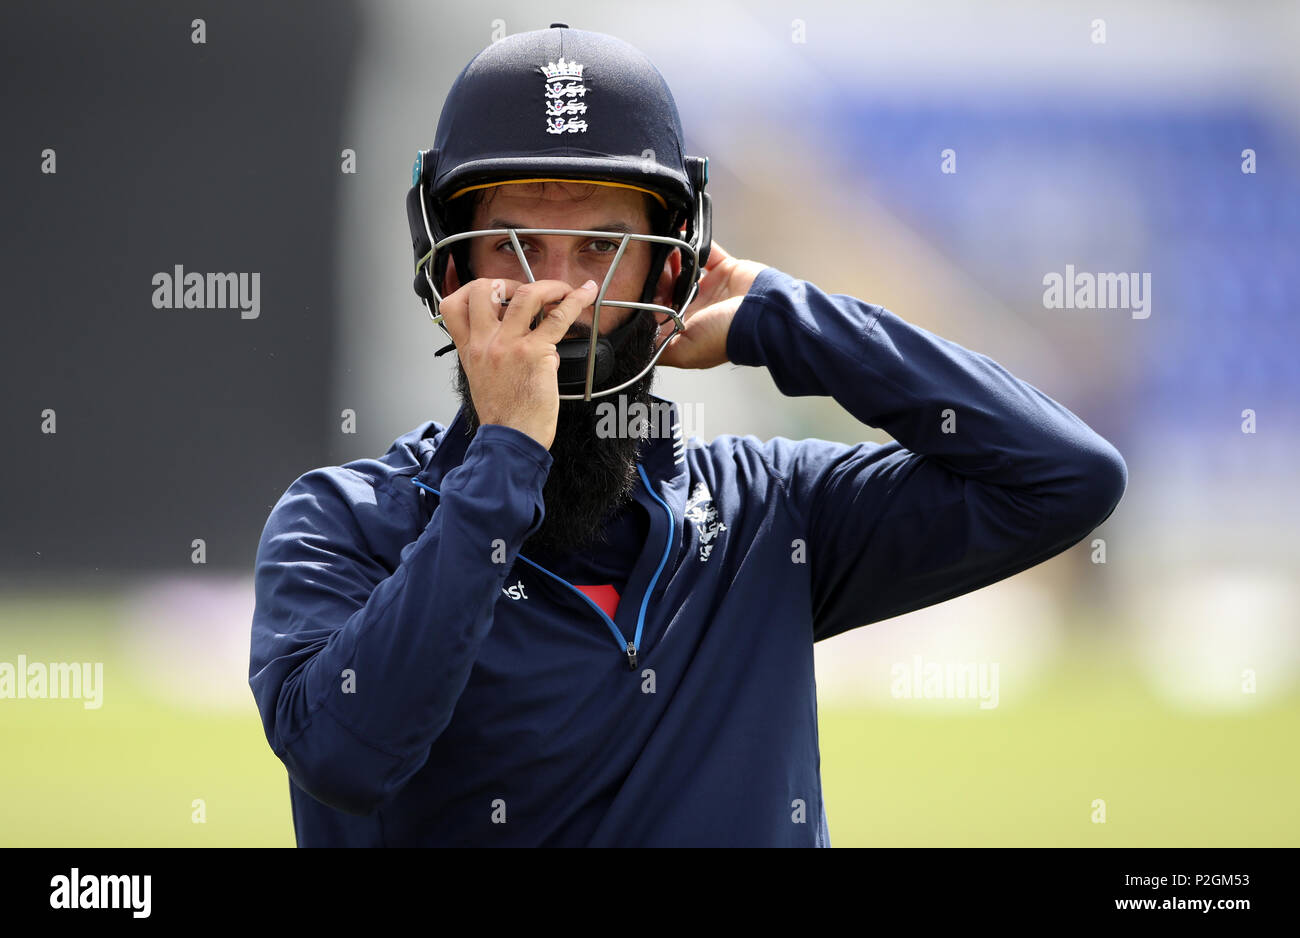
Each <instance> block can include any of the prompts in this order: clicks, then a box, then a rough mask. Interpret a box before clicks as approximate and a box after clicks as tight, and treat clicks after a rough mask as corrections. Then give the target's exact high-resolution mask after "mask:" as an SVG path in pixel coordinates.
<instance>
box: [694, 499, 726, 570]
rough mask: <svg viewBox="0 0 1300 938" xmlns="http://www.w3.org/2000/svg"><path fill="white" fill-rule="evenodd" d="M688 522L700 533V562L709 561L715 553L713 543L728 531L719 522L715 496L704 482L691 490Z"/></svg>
mask: <svg viewBox="0 0 1300 938" xmlns="http://www.w3.org/2000/svg"><path fill="white" fill-rule="evenodd" d="M686 520H687V521H689V522H691V523H692V524H694V525H695V526H696V527H697V528H699V531H700V562H701V563H703V562H704V561H707V560H708V559H709V555H710V554H712V553H713V542H714V541H715V540H716V539H717V537H718V534H719V533H720V532H722V531H725V530H727V526H726V525H725V524H723V523H722V522H721V521H719V520H718V509H717V508H716V507H715V506H714V504H713V495H712V494H710V492H709V487H708V486H707V485H705V484H704V483H703V482H696V483H695V488H694V489H692V490H691V497H690V498H689V499H688V500H687V502H686Z"/></svg>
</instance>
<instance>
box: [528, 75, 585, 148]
mask: <svg viewBox="0 0 1300 938" xmlns="http://www.w3.org/2000/svg"><path fill="white" fill-rule="evenodd" d="M539 71H540V72H541V73H542V77H543V78H544V79H546V132H547V133H548V134H566V133H567V134H583V133H586V132H587V122H586V121H585V120H580V119H579V118H577V117H574V116H572V115H576V114H586V113H587V103H586V101H584V100H583V98H585V97H586V96H587V86H586V85H585V84H583V79H582V66H581V65H579V64H578V63H577V62H570V61H566V60H565V58H564V56H560V61H559V62H548V63H547V64H546V65H542V66H539ZM566 118H567V119H566Z"/></svg>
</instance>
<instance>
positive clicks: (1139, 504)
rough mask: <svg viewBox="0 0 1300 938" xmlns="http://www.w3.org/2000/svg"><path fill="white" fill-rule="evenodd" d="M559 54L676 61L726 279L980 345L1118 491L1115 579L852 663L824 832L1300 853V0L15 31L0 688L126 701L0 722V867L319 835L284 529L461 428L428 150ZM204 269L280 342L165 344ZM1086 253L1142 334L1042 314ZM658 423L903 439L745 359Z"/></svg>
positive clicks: (240, 326)
mask: <svg viewBox="0 0 1300 938" xmlns="http://www.w3.org/2000/svg"><path fill="white" fill-rule="evenodd" d="M195 16H203V17H204V18H205V21H206V30H207V36H206V39H207V41H206V44H202V45H195V44H193V43H192V42H191V20H192V18H193V17H195ZM1096 20H1103V21H1104V30H1105V41H1104V42H1096V41H1094V40H1095V39H1096V38H1097V36H1098V30H1097V25H1096V23H1095V22H1094V21H1096ZM555 21H562V22H567V23H569V24H570V25H572V26H575V27H578V28H586V29H594V30H598V31H602V32H608V33H612V34H614V35H617V36H620V37H623V38H625V39H627V40H629V41H631V42H633V43H634V44H636V45H637V46H639V47H640V48H641V49H643V50H644V51H645V52H646V53H647V54H648V55H649V56H650V57H651V58H652V59H653V60H654V61H655V62H656V63H657V64H658V66H659V68H660V69H661V71H663V73H664V75H665V77H666V78H667V80H668V82H669V84H670V86H671V87H672V88H673V91H674V93H675V95H676V97H677V100H678V103H679V106H680V108H681V111H682V119H683V123H684V125H685V128H686V133H687V143H688V152H691V153H698V154H705V155H708V156H709V157H710V160H711V170H712V179H711V183H710V185H711V188H712V191H713V196H714V205H715V218H714V234H715V237H716V238H717V240H718V241H719V242H720V243H721V244H723V245H724V246H725V247H726V248H727V249H728V250H729V251H730V252H731V253H733V254H737V255H739V256H743V257H750V258H754V259H757V260H761V261H764V262H766V263H769V264H772V265H774V266H776V267H779V268H781V269H783V270H785V271H787V272H789V273H792V274H795V275H797V276H800V277H802V278H804V279H807V280H810V281H812V282H813V283H816V284H817V285H819V286H821V287H822V288H824V289H826V290H829V291H831V292H838V293H847V294H850V295H853V296H857V297H861V298H863V299H867V300H870V301H872V302H877V303H881V304H883V305H885V306H888V307H889V308H890V309H892V310H894V311H895V312H897V313H898V314H900V315H901V316H903V317H904V318H906V319H908V320H910V321H912V322H914V323H917V324H919V325H921V326H924V327H925V328H927V329H930V330H931V331H933V332H936V333H938V334H940V335H943V336H945V337H947V338H950V339H952V340H954V341H956V342H959V343H961V344H963V345H965V346H967V347H969V348H973V349H975V350H977V351H980V352H983V353H985V354H987V355H989V356H990V357H992V358H994V359H995V360H996V361H998V362H999V363H1001V364H1002V365H1003V366H1005V367H1006V368H1007V369H1008V370H1010V371H1011V372H1012V373H1014V374H1016V375H1018V376H1020V377H1022V378H1024V379H1025V380H1027V381H1029V382H1030V383H1032V384H1034V385H1035V386H1037V387H1039V388H1041V389H1042V390H1044V391H1045V392H1046V393H1048V394H1049V395H1051V396H1052V397H1054V398H1056V399H1057V400H1059V401H1060V402H1062V403H1063V404H1065V405H1066V406H1067V407H1069V408H1070V409H1071V410H1073V411H1074V412H1075V413H1076V414H1078V415H1079V416H1080V417H1082V418H1083V419H1084V420H1085V421H1086V422H1088V423H1089V424H1090V425H1092V426H1093V427H1094V428H1096V429H1097V430H1098V431H1099V432H1100V433H1102V434H1103V435H1104V436H1106V437H1107V438H1108V439H1110V440H1111V441H1112V442H1114V443H1115V444H1116V446H1118V447H1119V449H1120V451H1121V452H1122V453H1123V454H1124V456H1125V458H1126V460H1127V462H1128V466H1129V473H1130V482H1129V488H1128V492H1127V494H1126V496H1125V498H1124V500H1123V502H1121V504H1120V507H1119V509H1118V510H1117V511H1116V513H1115V515H1114V516H1113V517H1112V518H1111V519H1110V520H1109V521H1108V522H1107V523H1106V524H1105V525H1103V527H1102V528H1101V529H1099V530H1098V532H1097V533H1096V534H1095V535H1093V537H1094V538H1101V539H1104V541H1105V550H1106V555H1105V556H1106V562H1105V563H1104V564H1103V563H1096V562H1094V560H1095V558H1096V548H1095V547H1094V546H1093V544H1092V543H1091V542H1092V538H1089V539H1088V540H1086V541H1085V542H1083V543H1081V544H1080V545H1078V546H1077V547H1075V548H1073V549H1072V550H1070V551H1068V552H1066V553H1065V554H1063V555H1061V556H1059V557H1057V558H1055V559H1053V560H1052V561H1050V562H1048V563H1046V564H1043V565H1042V566H1040V567H1038V568H1036V569H1034V570H1032V571H1030V572H1027V573H1025V574H1022V575H1020V576H1017V577H1015V578H1013V579H1011V580H1009V581H1004V582H1003V583H1001V584H997V585H995V586H992V587H989V588H987V589H985V590H982V591H980V592H978V593H976V594H973V595H970V596H967V597H963V598H961V599H958V600H954V601H952V602H950V603H946V604H943V605H941V606H937V607H934V608H931V609H928V610H924V611H922V612H919V613H916V614H913V615H910V616H904V617H901V618H898V619H894V620H890V621H888V622H882V623H878V624H875V625H873V626H871V627H869V628H865V629H859V630H857V631H855V632H851V633H849V634H847V635H844V636H841V637H839V638H836V639H833V640H831V641H829V642H825V643H822V644H821V645H819V646H818V687H819V699H820V713H821V728H822V739H821V742H822V772H823V778H824V782H825V790H826V800H827V811H828V816H829V819H830V826H831V839H832V843H833V844H834V845H836V846H860V845H882V846H884V845H891V846H892V845H960V846H976V845H980V846H986V845H987V846H991V845H1031V844H1043V845H1097V846H1103V845H1105V846H1137V845H1148V846H1193V845H1257V846H1265V845H1267V846H1282V845H1288V846H1296V845H1300V809H1297V802H1296V791H1297V790H1300V756H1298V755H1297V752H1296V746H1295V740H1296V738H1297V731H1298V730H1300V617H1298V615H1297V609H1298V608H1300V604H1298V603H1297V587H1296V583H1295V580H1296V576H1295V573H1296V570H1297V567H1298V566H1300V564H1298V563H1297V560H1298V557H1297V553H1298V551H1297V547H1296V541H1295V538H1294V537H1293V532H1294V531H1295V530H1296V529H1297V522H1298V521H1300V517H1298V515H1300V500H1297V499H1296V498H1295V495H1294V480H1295V469H1294V467H1295V466H1296V465H1297V461H1298V457H1300V452H1298V450H1300V433H1298V432H1297V429H1298V428H1297V411H1298V410H1300V405H1298V401H1300V395H1298V394H1297V390H1298V386H1300V369H1297V368H1296V366H1295V363H1294V357H1295V350H1296V349H1297V348H1298V347H1300V342H1298V341H1297V340H1298V339H1300V325H1298V324H1297V319H1296V317H1295V315H1294V312H1295V309H1296V307H1297V305H1298V301H1300V265H1298V264H1297V263H1296V258H1297V256H1298V254H1300V252H1298V251H1297V248H1298V247H1300V104H1298V103H1297V98H1296V95H1295V89H1296V88H1297V87H1298V86H1300V64H1297V59H1296V57H1295V55H1294V49H1295V47H1296V45H1297V43H1298V42H1300V7H1297V6H1296V5H1295V4H1291V3H1284V2H1278V3H1267V2H1261V3H1254V4H1246V5H1241V4H1231V3H1227V2H1224V3H1173V2H1153V3H1147V4H1143V5H1142V6H1141V8H1140V9H1135V8H1133V6H1132V5H1129V4H1118V3H1109V2H1102V3H1090V4H1075V3H1065V4H1059V5H1057V4H1053V5H1038V4H1033V3H1029V2H1023V3H1021V2H1005V0H999V2H994V3H991V4H981V5H978V6H968V5H965V4H962V3H957V2H945V3H933V4H927V5H925V7H924V8H920V7H917V6H914V5H907V4H870V5H860V6H859V5H850V4H830V3H821V2H804V0H799V2H784V3H752V2H740V0H736V2H721V3H712V4H707V5H706V4H694V3H692V4H682V3H655V4H640V5H637V6H635V7H633V6H632V5H624V4H620V5H610V4H596V3H586V2H564V3H556V4H553V5H551V6H545V7H539V6H538V5H537V4H532V3H522V2H493V3H489V4H442V3H429V2H414V0H386V2H367V3H364V4H362V3H359V2H350V3H349V2H321V3H303V2H298V3H290V2H281V3H276V4H269V5H265V6H263V5H261V4H256V3H242V2H241V3H229V4H222V5H220V6H219V7H217V8H214V9H212V10H211V11H210V12H205V11H202V10H197V9H191V8H189V7H185V8H184V9H182V8H177V7H175V6H174V5H168V4H162V3H89V2H86V3H71V2H66V0H56V2H53V3H49V4H34V3H33V4H6V5H5V7H4V9H3V11H2V12H0V23H3V28H2V29H0V48H3V50H4V54H3V55H2V56H0V72H2V73H4V81H3V82H2V83H0V88H3V92H0V94H2V99H3V101H4V105H3V115H4V123H5V126H6V134H5V140H6V145H5V146H4V147H3V148H0V168H2V169H3V174H2V177H0V178H3V180H4V182H3V185H4V187H5V189H6V198H5V205H6V211H5V216H6V223H5V251H4V255H3V259H0V265H3V272H4V282H5V285H6V287H7V289H8V296H9V301H10V312H9V314H8V316H7V317H6V321H7V325H8V327H9V328H8V333H9V339H8V341H6V342H4V343H3V351H2V352H0V355H3V363H4V366H5V367H4V380H5V382H6V393H5V395H4V405H3V410H4V420H5V421H6V426H5V428H4V430H5V436H4V439H5V440H6V441H8V443H9V447H8V448H7V450H6V452H7V455H8V456H9V458H7V459H5V460H3V461H0V481H2V482H3V485H0V492H3V494H2V495H0V505H2V506H3V515H2V517H3V524H4V531H5V537H4V538H3V541H2V543H0V662H10V663H13V662H15V661H16V660H17V658H18V656H19V655H20V654H21V655H25V656H26V658H27V660H28V661H77V662H79V661H95V662H103V664H104V688H103V695H104V696H103V705H102V707H100V708H99V709H94V710H91V709H86V708H85V707H84V706H83V704H82V702H81V701H77V700H10V699H3V700H0V766H2V768H0V845H6V846H13V845H86V846H107V845H164V844H177V845H243V844H249V845H259V844H264V845H292V844H293V829H292V822H291V819H290V815H289V798H288V783H287V778H286V774H285V771H284V769H283V766H281V764H280V763H279V762H278V760H276V758H275V757H274V755H273V754H272V753H271V751H270V749H269V747H268V746H267V745H266V742H265V739H264V737H263V736H262V731H261V725H260V722H259V719H258V716H257V712H256V710H255V708H254V705H253V700H252V695H251V693H250V692H249V690H248V686H247V669H248V629H249V622H250V619H251V614H252V603H253V594H252V584H251V571H252V564H253V558H254V554H255V550H256V546H257V541H258V537H259V535H260V533H261V528H262V525H263V523H264V522H265V519H266V515H267V513H268V512H269V510H270V508H271V506H272V505H273V504H274V502H275V500H276V499H277V498H278V497H279V495H280V494H281V493H282V492H283V491H284V489H285V488H286V487H287V486H288V485H289V483H291V482H292V481H293V480H294V479H295V478H296V477H297V476H298V475H300V474H301V473H302V472H305V471H307V470H308V469H311V468H314V467H317V466H321V465H327V464H338V463H341V462H346V461H349V460H351V459H356V458H360V457H363V456H374V455H379V454H381V453H383V452H384V451H385V450H386V449H387V447H388V445H389V444H390V443H391V441H392V440H393V439H395V438H396V437H397V436H399V435H400V434H401V433H403V432H405V431H406V430H407V429H409V428H411V427H413V426H415V425H416V424H417V423H419V422H421V421H423V420H425V419H429V418H434V419H439V420H442V421H444V422H445V421H446V420H448V419H450V417H451V415H452V414H454V412H455V409H456V403H455V399H454V395H453V392H452V389H451V381H450V364H449V361H448V359H447V358H443V359H440V360H438V361H435V360H434V359H433V358H432V352H433V350H434V349H435V348H437V347H438V346H439V345H440V344H441V341H440V336H441V333H440V332H437V331H436V330H435V329H434V328H433V327H431V326H430V325H429V323H428V320H427V316H426V315H425V314H424V312H423V310H422V308H421V307H420V306H419V305H418V304H417V301H416V299H415V297H414V296H413V294H412V293H411V290H410V280H411V271H410V267H411V264H410V250H409V245H408V241H407V233H406V226H405V220H404V213H403V202H402V200H403V197H404V195H405V192H406V188H407V186H408V185H409V172H410V163H411V159H412V157H413V155H414V153H415V151H416V149H418V148H420V147H426V146H429V145H431V143H432V139H433V130H434V125H435V123H436V120H437V115H438V111H439V109H440V107H441V103H442V96H443V94H444V92H445V90H446V89H447V87H448V85H449V84H450V82H451V80H452V79H453V78H454V76H455V74H456V73H457V72H458V71H459V70H460V68H461V67H462V66H463V65H464V64H465V63H466V62H467V61H468V60H469V59H470V57H471V56H472V55H473V54H474V53H475V52H477V51H478V50H479V49H480V48H482V47H483V46H484V45H486V44H487V43H488V42H489V41H490V40H491V39H492V38H493V35H494V34H496V35H500V33H501V32H502V31H504V32H507V33H513V32H520V31H524V30H528V29H535V28H541V27H545V26H546V25H547V24H548V23H550V22H555ZM47 147H49V148H53V149H54V150H55V151H56V153H57V173H55V174H52V175H47V174H43V173H41V172H40V165H41V161H42V156H41V153H42V150H44V149H45V148H47ZM345 148H351V149H353V150H354V151H355V153H356V169H357V171H356V172H355V174H345V173H342V172H340V164H341V156H340V154H341V151H342V150H344V149H345ZM949 148H950V149H952V150H953V151H955V159H956V168H957V172H956V173H952V174H944V173H941V171H940V163H941V152H942V151H943V150H945V149H949ZM1246 149H1250V150H1253V151H1254V152H1255V154H1256V159H1257V172H1255V173H1253V174H1248V173H1243V172H1242V162H1243V156H1242V151H1243V150H1246ZM175 264H183V265H185V266H186V267H187V268H189V269H195V270H236V271H259V272H261V273H262V285H263V291H262V296H261V314H260V316H259V317H258V318H257V319H255V320H241V319H240V317H239V315H238V313H237V312H234V311H220V310H156V309H154V308H153V307H152V305H151V303H150V297H151V295H152V286H151V280H150V278H151V277H152V275H153V273H154V272H156V271H170V270H171V269H172V267H173V266H174V265H175ZM1066 264H1073V265H1074V267H1075V268H1076V269H1077V270H1081V271H1082V270H1086V271H1115V272H1129V271H1138V272H1150V273H1151V279H1152V294H1151V314H1150V317H1149V318H1148V319H1142V320H1139V319H1133V318H1131V316H1130V315H1129V313H1128V312H1127V311H1124V310H1049V309H1045V308H1044V306H1043V302H1042V291H1043V285H1042V280H1043V277H1044V275H1045V274H1047V273H1049V272H1053V271H1055V272H1062V271H1064V269H1065V265H1066ZM656 391H657V393H659V394H661V395H664V396H666V397H670V398H674V399H676V400H678V401H681V402H685V403H689V404H691V405H692V406H693V407H694V408H695V414H696V416H697V419H696V421H695V424H696V425H695V426H694V428H693V429H694V431H695V432H696V433H697V434H698V435H699V436H701V437H702V438H706V439H707V438H711V437H713V436H716V435H719V434H722V433H754V434H756V435H758V436H760V437H765V438H766V437H770V436H774V435H784V436H790V437H804V436H820V437H824V438H828V439H839V440H844V441H855V440H859V439H876V440H883V439H884V437H883V435H881V434H879V433H878V432H877V431H874V430H868V429H866V428H862V427H860V426H859V425H857V424H856V423H855V422H854V421H853V420H852V419H851V418H849V417H848V416H847V415H846V414H844V413H842V412H840V411H839V409H838V407H837V406H836V405H835V404H834V403H833V402H831V401H827V400H813V399H800V400H790V399H786V398H783V397H782V396H781V395H780V394H779V392H777V391H776V390H775V388H774V387H773V386H772V384H771V382H770V380H769V379H768V378H767V376H766V374H764V373H762V372H761V371H758V370H754V369H731V368H723V369H715V370H713V371H710V372H704V373H673V372H671V371H668V370H664V371H663V372H662V373H661V376H660V379H659V382H658V384H657V386H656ZM46 409H53V410H54V411H55V412H56V414H57V421H58V422H57V430H58V432H57V433H55V434H44V433H42V432H41V430H40V427H41V421H42V419H43V418H42V416H41V415H42V413H43V412H44V411H45V410H46ZM345 409H351V410H353V411H355V414H356V428H355V429H356V432H355V433H345V432H343V431H342V424H343V421H342V418H341V413H342V411H344V410H345ZM1247 409H1249V410H1252V411H1254V412H1255V414H1256V420H1257V426H1256V432H1254V433H1243V432H1242V421H1243V416H1242V412H1243V411H1244V410H1247ZM33 466H35V472H33V470H32V467H33ZM33 489H34V492H33ZM196 538H201V539H203V541H204V544H205V550H206V563H204V564H201V565H199V564H194V563H193V562H192V559H191V558H192V552H193V549H194V548H193V546H192V544H193V542H194V540H195V539H196ZM918 656H919V657H920V658H921V660H922V661H924V662H927V663H939V664H945V663H948V664H951V663H981V664H984V665H991V664H996V665H997V666H998V669H999V670H998V673H999V677H1000V686H999V694H998V705H997V706H996V707H993V708H980V707H979V706H978V703H977V702H976V701H974V700H972V699H969V698H967V699H943V700H925V699H899V698H897V697H895V696H894V694H893V693H891V690H892V689H893V687H894V683H895V681H894V674H895V668H896V667H897V666H900V665H901V666H904V667H910V666H911V663H912V662H914V661H915V660H916V659H917V657H918ZM1244 688H1248V692H1247V690H1244ZM1095 799H1102V800H1104V801H1105V804H1106V822H1105V823H1104V824H1102V823H1094V822H1093V821H1094V814H1095V810H1096V808H1095V806H1094V800H1095ZM196 801H201V802H202V810H203V813H204V817H205V820H204V823H195V820H194V814H195V811H196V810H197V808H196V804H195V803H196Z"/></svg>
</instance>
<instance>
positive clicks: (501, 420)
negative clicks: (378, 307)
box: [438, 278, 599, 449]
mask: <svg viewBox="0 0 1300 938" xmlns="http://www.w3.org/2000/svg"><path fill="white" fill-rule="evenodd" d="M598 289H599V286H598V284H597V283H596V282H595V281H594V280H588V281H587V282H586V283H585V284H583V285H582V286H581V287H577V288H576V289H575V288H573V287H571V286H569V285H568V284H567V283H565V282H563V281H562V280H538V281H537V282H535V283H521V282H520V281H518V280H505V279H500V278H498V279H496V280H487V279H479V280H472V281H470V282H469V283H467V284H465V286H463V287H461V288H460V289H458V290H456V291H455V292H454V293H452V294H450V295H449V296H448V297H447V298H446V299H444V300H443V301H442V303H441V304H439V310H438V311H439V312H440V313H441V314H442V321H443V323H445V324H446V326H447V331H448V332H449V333H451V340H452V341H453V342H455V343H456V351H457V354H459V355H460V364H461V367H462V368H464V369H465V377H466V378H467V379H468V380H469V388H470V395H471V396H472V397H473V399H474V409H475V410H476V411H478V417H479V423H480V424H489V423H495V424H501V425H503V426H507V427H513V428H514V429H516V430H518V431H519V432H521V433H526V434H528V435H529V436H531V437H532V438H533V439H534V440H536V441H537V442H538V443H540V444H542V446H544V447H546V448H547V449H550V448H551V444H552V443H553V442H555V424H556V421H558V420H559V417H560V385H559V378H558V374H559V370H560V353H559V352H558V351H556V348H555V346H556V344H557V343H558V342H559V341H560V340H562V339H563V338H564V335H565V333H566V332H568V331H569V326H570V325H572V323H573V321H574V320H575V319H577V318H578V316H579V315H580V314H581V313H582V311H583V310H584V309H586V308H587V307H588V306H590V305H592V303H594V302H595V300H596V293H597V292H598ZM504 299H509V301H510V305H509V306H507V307H506V308H505V311H504V313H502V307H501V301H502V300H504ZM557 301H558V305H555V306H552V307H551V308H550V310H548V311H547V313H546V314H545V315H544V316H543V317H542V320H541V322H540V323H539V324H538V326H537V328H536V329H531V328H530V325H531V323H532V321H533V319H534V317H536V316H537V314H538V313H539V312H540V311H541V309H542V307H544V306H546V305H547V304H548V303H556V302H557Z"/></svg>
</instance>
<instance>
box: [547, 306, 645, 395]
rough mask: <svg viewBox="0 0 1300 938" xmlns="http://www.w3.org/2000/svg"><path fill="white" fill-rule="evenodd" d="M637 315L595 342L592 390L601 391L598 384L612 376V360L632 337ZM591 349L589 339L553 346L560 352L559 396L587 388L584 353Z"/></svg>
mask: <svg viewBox="0 0 1300 938" xmlns="http://www.w3.org/2000/svg"><path fill="white" fill-rule="evenodd" d="M638 315H640V313H639V312H634V313H633V314H632V315H631V316H629V317H628V318H627V322H625V323H623V325H621V326H619V327H618V328H616V329H612V330H610V332H609V333H608V334H607V335H602V336H599V337H597V339H596V371H595V374H594V375H593V376H592V381H591V390H592V391H593V392H595V391H599V390H601V387H600V386H601V385H602V384H604V383H605V382H606V381H608V380H609V378H610V376H611V375H613V373H614V360H615V358H616V357H617V355H618V353H619V352H621V351H622V350H623V346H625V345H626V344H627V340H628V338H630V337H631V335H632V323H633V320H634V319H635V318H636V316H638ZM590 348H591V339H590V338H586V339H563V340H561V341H559V342H557V343H556V344H555V350H556V351H557V352H559V353H560V371H559V375H558V379H559V383H560V393H561V394H582V393H583V392H584V391H586V389H587V351H588V349H590Z"/></svg>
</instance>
